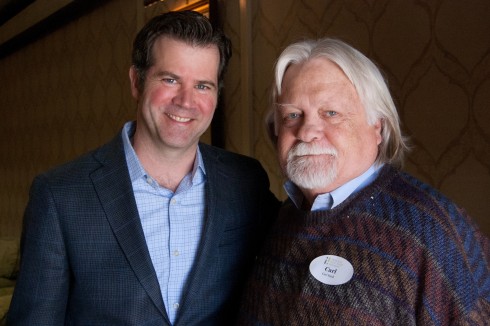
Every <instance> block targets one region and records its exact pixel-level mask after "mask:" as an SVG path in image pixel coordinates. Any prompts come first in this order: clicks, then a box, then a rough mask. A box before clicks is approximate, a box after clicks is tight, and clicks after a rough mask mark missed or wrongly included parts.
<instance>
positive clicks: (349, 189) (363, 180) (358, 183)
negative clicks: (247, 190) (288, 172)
mask: <svg viewBox="0 0 490 326" xmlns="http://www.w3.org/2000/svg"><path fill="white" fill-rule="evenodd" d="M382 166H383V164H380V165H378V164H376V163H374V164H373V165H371V166H370V167H369V169H367V170H366V171H365V172H364V173H363V174H361V175H360V176H358V177H356V178H354V179H352V180H350V181H349V182H347V183H345V184H343V185H342V186H340V187H338V188H337V189H335V190H333V191H332V192H330V193H325V194H320V195H318V196H317V198H315V201H314V202H313V205H312V210H322V209H326V208H325V207H323V205H325V204H324V203H325V200H324V197H325V196H328V195H329V194H330V195H331V196H332V199H333V204H332V207H331V208H333V207H335V206H338V205H340V204H341V203H342V202H343V201H344V200H346V199H347V198H348V197H349V196H350V195H351V194H353V193H356V192H358V191H359V190H361V189H362V188H364V187H366V186H367V185H368V184H370V183H371V182H372V181H373V180H374V179H376V176H377V175H378V172H379V169H380V168H381V167H382ZM284 190H286V193H287V194H288V196H289V198H290V199H291V201H292V202H293V203H294V205H296V207H297V208H301V206H302V204H303V200H304V195H303V193H302V192H301V190H300V189H299V188H298V187H297V186H296V185H295V184H294V183H293V182H292V181H291V180H287V181H286V182H285V184H284Z"/></svg>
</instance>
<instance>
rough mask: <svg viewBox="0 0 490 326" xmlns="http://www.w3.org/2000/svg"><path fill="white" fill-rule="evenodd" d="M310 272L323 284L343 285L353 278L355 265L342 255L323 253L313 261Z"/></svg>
mask: <svg viewBox="0 0 490 326" xmlns="http://www.w3.org/2000/svg"><path fill="white" fill-rule="evenodd" d="M310 273H311V275H313V277H314V278H316V279H317V280H318V281H320V282H322V283H323V284H327V285H341V284H344V283H347V282H349V281H350V280H351V278H352V276H353V275H354V267H352V264H351V263H350V262H349V261H348V260H347V259H344V258H342V257H339V256H334V255H323V256H320V257H316V258H315V259H313V260H312V261H311V263H310Z"/></svg>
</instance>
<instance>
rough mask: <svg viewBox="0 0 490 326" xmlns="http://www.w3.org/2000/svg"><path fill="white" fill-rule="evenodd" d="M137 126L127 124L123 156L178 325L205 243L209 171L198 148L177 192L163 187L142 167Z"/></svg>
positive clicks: (168, 305) (163, 289)
mask: <svg viewBox="0 0 490 326" xmlns="http://www.w3.org/2000/svg"><path fill="white" fill-rule="evenodd" d="M135 127H136V124H135V123H134V122H127V123H126V124H125V125H124V131H123V133H122V134H123V143H124V152H125V155H126V162H127V164H128V169H129V175H130V177H131V182H132V185H133V191H134V196H135V199H136V205H137V207H138V212H139V216H140V219H141V224H142V225H143V232H144V234H145V239H146V244H147V246H148V250H149V251H150V257H151V261H152V263H153V267H154V268H155V272H156V274H157V277H158V282H159V283H160V290H161V293H162V297H163V301H164V303H165V308H166V310H167V314H168V317H169V319H170V322H171V323H174V322H175V318H176V316H177V311H178V309H179V306H180V304H181V299H182V292H183V289H184V286H185V284H186V281H187V277H188V275H189V272H190V270H191V268H192V265H193V263H194V259H195V257H196V252H197V249H198V245H199V241H200V239H201V234H202V229H203V223H204V210H205V204H204V185H205V182H206V173H205V170H204V164H203V161H202V157H201V153H200V151H199V148H198V150H197V155H196V160H195V162H194V168H193V170H192V172H191V173H189V174H188V175H186V176H185V177H184V179H183V180H182V182H181V183H180V185H179V186H178V188H177V190H176V191H175V193H174V192H172V191H170V190H168V189H166V188H163V187H160V186H159V185H158V183H157V182H156V181H155V180H154V179H153V178H151V176H149V175H148V174H147V173H146V171H145V170H144V168H143V167H142V166H141V163H140V161H139V159H138V157H137V156H136V153H135V152H134V149H133V146H132V145H131V141H130V138H132V137H133V135H134V131H135Z"/></svg>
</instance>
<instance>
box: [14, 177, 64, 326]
mask: <svg viewBox="0 0 490 326" xmlns="http://www.w3.org/2000/svg"><path fill="white" fill-rule="evenodd" d="M69 288H70V273H69V266H68V260H67V255H66V250H65V246H64V243H63V232H62V230H61V226H60V223H59V218H58V213H57V210H56V203H55V202H54V200H53V196H52V194H51V191H50V189H49V186H48V184H47V182H46V181H45V180H44V179H43V177H37V178H36V179H35V180H34V181H33V184H32V186H31V190H30V197H29V202H28V205H27V207H26V210H25V214H24V221H23V229H22V237H21V261H20V272H19V275H18V279H17V283H16V286H15V290H14V294H13V297H12V302H11V305H10V309H9V312H8V315H7V324H8V325H41V324H42V325H63V324H64V320H65V311H66V306H67V299H68V292H69Z"/></svg>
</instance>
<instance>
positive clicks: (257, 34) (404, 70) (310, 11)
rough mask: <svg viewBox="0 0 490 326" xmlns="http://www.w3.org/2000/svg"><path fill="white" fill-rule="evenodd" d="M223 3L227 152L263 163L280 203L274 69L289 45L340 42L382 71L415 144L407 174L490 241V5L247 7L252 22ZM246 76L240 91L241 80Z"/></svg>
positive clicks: (291, 0) (397, 2)
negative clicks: (229, 46)
mask: <svg viewBox="0 0 490 326" xmlns="http://www.w3.org/2000/svg"><path fill="white" fill-rule="evenodd" d="M220 3H221V5H222V6H223V7H224V10H223V12H224V15H225V16H226V19H225V20H226V24H225V29H226V31H227V32H228V34H230V35H232V36H233V37H234V40H233V41H234V45H235V52H236V53H238V55H237V56H236V57H235V58H234V61H233V62H232V63H233V67H232V71H233V73H232V74H229V75H228V83H227V85H226V87H227V89H226V93H225V94H226V110H227V125H226V128H227V129H226V130H227V132H226V134H227V136H228V139H227V147H228V148H229V149H231V150H234V151H241V152H243V153H247V154H251V155H253V156H255V157H258V158H259V159H260V160H261V161H262V162H263V163H264V165H266V168H267V170H268V172H269V175H270V177H271V181H272V187H273V189H274V191H275V192H276V193H277V194H279V195H280V196H282V197H283V198H284V192H283V190H282V182H283V180H282V178H281V176H280V174H279V172H278V169H277V163H276V160H275V152H274V149H273V147H272V146H271V145H270V144H268V142H267V136H266V134H265V132H264V129H263V128H262V123H263V119H264V114H265V112H266V110H267V107H268V103H269V90H270V84H271V82H272V66H273V64H274V61H275V59H276V58H277V56H278V55H279V53H280V52H281V50H282V49H283V48H284V47H285V46H286V45H288V44H289V43H291V42H293V41H297V40H299V39H302V38H316V37H324V36H330V37H337V38H341V39H343V40H345V41H347V42H349V43H351V44H352V45H354V46H355V47H357V48H358V49H360V50H361V51H363V52H364V53H365V54H367V55H368V56H369V57H370V58H372V59H373V60H374V61H375V62H376V63H377V64H378V65H379V66H380V67H381V68H382V69H383V70H384V72H385V74H386V77H387V79H388V81H389V84H390V87H391V90H392V93H393V95H394V97H395V101H396V103H397V106H398V109H399V112H400V116H401V118H402V121H403V127H404V131H405V132H406V134H407V135H409V136H410V137H411V140H412V143H413V151H412V153H411V155H410V156H409V158H408V160H407V162H406V166H405V168H406V170H408V171H409V172H411V173H412V174H414V175H415V176H417V177H419V178H420V179H422V180H423V181H426V182H428V183H430V184H432V185H433V186H435V187H436V188H438V189H440V190H441V191H442V192H443V193H444V194H446V195H447V196H449V197H450V198H452V199H453V200H454V201H455V202H457V203H459V204H460V205H462V206H464V207H465V208H466V209H467V210H468V211H469V212H470V214H471V215H472V216H473V217H474V219H475V220H477V221H478V223H479V224H480V225H481V227H482V228H483V229H484V230H485V231H486V233H487V234H490V199H489V198H490V2H489V1H488V0H470V1H454V0H437V1H436V0H434V1H418V0H410V1H409V0H376V1H368V0H345V1H343V0H342V1H341V0H332V1H325V0H316V1H313V0H283V1H278V0H276V1H249V4H248V6H249V7H250V8H249V9H247V10H246V14H244V8H246V7H244V6H243V1H240V2H239V1H224V0H223V1H220ZM240 3H241V4H242V6H241V7H240V6H239V4H240ZM243 26H249V27H248V29H249V31H247V32H246V33H243ZM244 35H245V36H246V37H248V38H249V40H248V41H243V36H244ZM241 38H242V39H241ZM248 44H250V45H251V48H248V47H246V46H247V45H248ZM240 53H241V54H244V56H245V57H249V58H245V59H244V58H243V57H240ZM244 62H247V63H248V64H244ZM248 73H250V75H251V78H250V81H249V85H248V86H244V85H243V83H244V80H243V78H240V76H241V75H243V74H248ZM247 89H250V92H249V94H250V95H251V98H252V100H251V103H250V104H249V106H248V109H249V110H248V114H249V119H250V120H249V123H248V124H244V123H243V120H244V113H243V105H241V104H240V102H241V101H243V98H244V97H243V94H245V92H244V90H245V91H246V90H247ZM243 135H248V136H249V139H248V140H247V141H246V142H245V144H244V141H243ZM247 145H250V146H247Z"/></svg>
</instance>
